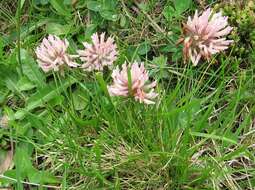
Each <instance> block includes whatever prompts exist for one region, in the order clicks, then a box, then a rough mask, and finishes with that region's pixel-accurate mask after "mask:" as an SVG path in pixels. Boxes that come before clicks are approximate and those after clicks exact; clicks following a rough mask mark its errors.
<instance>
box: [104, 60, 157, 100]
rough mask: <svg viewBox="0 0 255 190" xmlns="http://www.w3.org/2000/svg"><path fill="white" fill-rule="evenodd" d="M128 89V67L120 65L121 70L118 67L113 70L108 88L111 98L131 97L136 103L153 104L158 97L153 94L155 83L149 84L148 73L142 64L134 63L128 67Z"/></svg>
mask: <svg viewBox="0 0 255 190" xmlns="http://www.w3.org/2000/svg"><path fill="white" fill-rule="evenodd" d="M130 75H131V78H130V81H131V84H130V89H131V92H130V91H129V84H128V66H127V64H126V63H124V64H123V65H122V69H121V70H120V69H119V67H117V68H116V69H114V70H113V72H112V78H113V84H112V85H110V86H108V91H109V94H110V95H111V96H125V97H127V96H128V95H131V96H133V97H134V99H135V100H136V101H139V102H140V103H145V104H154V103H155V102H154V101H153V99H154V98H156V97H157V96H158V94H157V93H155V92H154V87H155V86H156V84H157V83H156V81H154V82H152V83H149V75H148V72H147V71H146V70H145V68H144V64H143V63H141V64H140V65H139V63H138V62H134V63H133V64H132V65H131V67H130Z"/></svg>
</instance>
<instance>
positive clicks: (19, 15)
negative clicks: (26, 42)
mask: <svg viewBox="0 0 255 190" xmlns="http://www.w3.org/2000/svg"><path fill="white" fill-rule="evenodd" d="M20 17H21V0H19V1H18V10H17V14H16V19H17V21H16V22H17V25H16V28H17V36H18V39H17V45H18V63H19V71H20V74H21V75H22V76H23V69H22V63H21V55H20V22H21V20H20Z"/></svg>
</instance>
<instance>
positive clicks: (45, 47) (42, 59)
mask: <svg viewBox="0 0 255 190" xmlns="http://www.w3.org/2000/svg"><path fill="white" fill-rule="evenodd" d="M68 46H69V42H68V41H67V39H64V40H61V39H60V38H59V37H57V36H54V35H49V36H48V38H44V39H43V41H42V43H41V44H40V45H39V46H38V47H37V48H36V50H35V53H36V56H37V62H38V64H39V66H40V67H41V68H42V70H43V71H44V72H49V71H51V70H53V71H58V70H59V69H60V67H62V66H64V65H65V64H66V65H68V66H69V67H77V66H78V64H77V63H75V62H74V61H73V60H72V58H73V56H72V55H69V54H68V53H67V48H68Z"/></svg>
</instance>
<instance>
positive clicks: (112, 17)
mask: <svg viewBox="0 0 255 190" xmlns="http://www.w3.org/2000/svg"><path fill="white" fill-rule="evenodd" d="M100 15H101V16H102V17H103V18H104V19H106V20H111V21H117V20H118V15H117V14H115V13H114V12H112V11H109V10H102V11H100Z"/></svg>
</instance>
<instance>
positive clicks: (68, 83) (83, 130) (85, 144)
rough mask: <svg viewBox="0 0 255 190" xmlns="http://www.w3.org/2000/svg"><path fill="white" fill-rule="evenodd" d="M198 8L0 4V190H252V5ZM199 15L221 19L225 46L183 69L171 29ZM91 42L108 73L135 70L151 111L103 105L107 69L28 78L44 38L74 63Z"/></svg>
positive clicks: (108, 2)
mask: <svg viewBox="0 0 255 190" xmlns="http://www.w3.org/2000/svg"><path fill="white" fill-rule="evenodd" d="M199 2H200V3H198V2H196V1H191V0H176V1H175V0H168V1H167V0H166V1H160V2H159V1H156V0H150V1H142V0H139V1H124V0H119V1H118V0H97V1H88V0H80V1H75V0H73V1H71V0H65V1H62V0H27V1H24V0H19V3H14V2H13V1H11V0H7V1H1V2H0V28H1V36H0V76H1V80H0V105H1V108H0V111H1V117H2V116H5V117H8V124H6V122H4V121H3V119H2V122H1V126H2V127H1V128H0V188H1V187H10V186H12V187H13V188H14V189H55V188H57V189H59V188H60V189H81V190H83V189H173V190H174V189H197V190H201V189H207V190H209V189H231V190H232V189H233V190H236V189H254V188H255V178H254V176H255V168H254V166H255V165H254V164H255V157H254V153H255V144H254V140H255V134H254V132H255V128H254V127H255V123H254V114H255V112H254V111H255V109H254V108H255V107H254V103H255V99H254V94H255V91H254V89H255V84H254V76H253V72H254V69H255V65H254V64H253V63H254V61H255V60H254V59H255V54H254V50H252V48H253V46H254V44H255V40H254V39H255V37H254V36H255V35H254V34H255V22H254V21H253V20H254V10H255V5H254V3H253V2H252V1H247V2H246V4H242V3H240V1H238V2H239V3H236V4H228V3H226V2H225V1H222V2H220V1H213V0H210V1H199ZM18 5H19V6H18ZM209 5H210V6H211V7H215V9H222V10H223V11H225V14H226V15H229V16H230V18H231V19H230V22H231V24H232V26H234V27H236V28H235V30H234V32H233V33H232V36H231V38H232V39H234V40H236V41H235V43H234V44H233V45H232V46H231V47H230V48H229V50H228V51H226V52H224V53H222V54H219V55H218V56H216V57H214V58H213V59H212V60H211V61H210V62H207V61H204V62H202V63H200V64H199V65H198V66H197V67H193V66H192V64H191V63H188V64H184V61H183V59H182V47H181V46H178V45H176V42H177V41H178V39H179V37H180V35H181V34H182V32H181V27H182V22H186V20H187V16H188V15H192V14H193V13H194V10H195V9H199V10H202V9H204V8H205V7H206V6H209ZM19 8H20V9H19ZM19 10H20V11H19ZM231 10H234V11H233V12H235V14H233V13H232V12H231ZM251 18H253V20H252V19H251ZM239 26H242V27H239ZM96 31H98V32H106V33H107V35H108V36H113V37H114V38H115V40H116V43H117V46H118V50H119V57H118V60H117V61H116V62H115V65H121V64H123V63H124V61H128V62H132V61H134V60H138V61H144V62H145V66H146V68H147V69H148V70H149V73H150V76H151V77H152V78H154V79H156V80H157V81H158V86H157V89H156V91H157V92H158V93H159V96H158V98H157V100H156V104H155V105H143V104H139V103H138V102H135V101H134V100H133V99H132V98H119V97H110V96H109V94H108V92H107V88H106V85H108V84H110V83H111V78H110V74H111V70H108V69H106V70H104V72H103V73H100V72H85V71H83V70H81V69H69V70H67V71H66V72H65V75H64V76H63V75H61V74H60V73H58V72H55V73H52V72H50V73H47V74H45V73H44V72H42V70H41V69H40V68H39V67H38V64H37V63H36V59H35V53H34V50H35V48H36V47H37V45H38V44H39V43H40V42H41V40H42V39H43V37H45V36H47V34H55V35H59V36H61V37H63V38H64V37H66V38H67V39H68V40H69V41H70V48H69V52H70V53H72V54H74V53H75V49H77V48H82V42H83V41H89V40H90V37H91V34H93V33H94V32H96ZM243 49H244V50H243ZM12 153H13V154H12ZM8 169H9V170H8Z"/></svg>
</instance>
